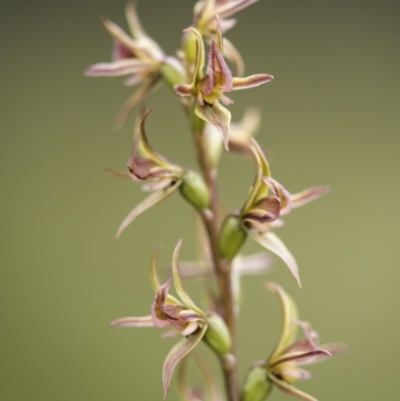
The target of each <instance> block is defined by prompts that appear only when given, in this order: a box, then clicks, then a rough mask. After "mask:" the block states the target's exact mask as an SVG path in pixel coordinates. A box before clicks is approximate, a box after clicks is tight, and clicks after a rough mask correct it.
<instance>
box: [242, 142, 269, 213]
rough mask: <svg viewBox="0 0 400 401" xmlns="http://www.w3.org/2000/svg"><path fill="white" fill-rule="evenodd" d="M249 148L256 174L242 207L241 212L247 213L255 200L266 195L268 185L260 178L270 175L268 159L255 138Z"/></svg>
mask: <svg viewBox="0 0 400 401" xmlns="http://www.w3.org/2000/svg"><path fill="white" fill-rule="evenodd" d="M250 149H251V151H252V153H253V156H254V161H255V163H256V176H255V178H254V183H253V186H252V187H251V190H250V193H249V195H248V197H247V200H246V203H245V204H244V206H243V208H242V211H241V214H243V213H247V211H248V210H249V209H250V208H251V207H252V206H253V205H254V204H255V203H256V202H257V201H259V200H260V199H262V198H264V197H266V196H267V194H268V185H266V184H265V182H264V181H263V180H262V177H263V176H267V177H268V176H270V175H271V172H270V169H269V164H268V161H267V159H266V158H265V155H264V152H263V151H262V149H261V147H260V145H258V143H257V142H256V140H255V139H252V141H251V147H250Z"/></svg>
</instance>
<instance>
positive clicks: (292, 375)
mask: <svg viewBox="0 0 400 401" xmlns="http://www.w3.org/2000/svg"><path fill="white" fill-rule="evenodd" d="M280 373H281V375H282V376H283V377H285V378H288V379H291V380H292V381H296V380H308V379H310V378H311V373H310V372H309V371H308V370H304V369H300V368H298V367H285V368H282V369H280ZM288 381H289V382H290V380H288Z"/></svg>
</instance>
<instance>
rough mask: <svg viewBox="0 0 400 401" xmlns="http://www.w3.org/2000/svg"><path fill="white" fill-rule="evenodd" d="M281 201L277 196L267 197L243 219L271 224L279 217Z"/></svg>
mask: <svg viewBox="0 0 400 401" xmlns="http://www.w3.org/2000/svg"><path fill="white" fill-rule="evenodd" d="M280 211H281V201H280V199H279V198H278V197H277V196H267V197H265V198H262V199H261V200H259V201H258V202H257V203H256V204H255V205H254V206H253V207H252V208H251V209H250V210H249V211H248V212H247V213H246V214H244V215H243V216H242V219H244V220H247V219H250V220H256V221H258V222H259V223H270V222H271V221H274V220H276V219H277V218H278V217H279V213H280Z"/></svg>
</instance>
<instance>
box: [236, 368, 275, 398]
mask: <svg viewBox="0 0 400 401" xmlns="http://www.w3.org/2000/svg"><path fill="white" fill-rule="evenodd" d="M271 389H272V386H271V382H270V381H269V380H268V378H267V371H266V369H265V367H263V366H258V365H254V366H252V367H251V368H250V370H249V371H248V372H247V375H246V379H245V382H244V386H243V391H242V398H241V399H242V400H243V401H264V400H265V399H266V398H267V397H268V395H269V393H270V391H271Z"/></svg>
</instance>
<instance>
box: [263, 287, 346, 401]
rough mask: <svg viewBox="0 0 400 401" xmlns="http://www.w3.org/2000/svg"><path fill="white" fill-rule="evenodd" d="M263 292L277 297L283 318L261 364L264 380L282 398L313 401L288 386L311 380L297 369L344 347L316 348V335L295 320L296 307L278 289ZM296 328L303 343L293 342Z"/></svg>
mask: <svg viewBox="0 0 400 401" xmlns="http://www.w3.org/2000/svg"><path fill="white" fill-rule="evenodd" d="M266 288H268V289H269V290H270V291H272V292H273V293H274V294H275V295H277V296H278V298H279V301H280V304H281V308H282V315H283V322H282V330H281V336H280V339H279V341H278V344H277V345H276V347H275V350H274V351H273V352H272V354H271V356H270V357H269V358H268V360H267V361H266V363H265V367H266V371H267V377H268V380H270V382H271V383H273V384H274V385H276V386H277V387H278V388H279V389H281V390H282V391H283V392H285V393H286V394H289V395H293V396H295V397H297V398H301V399H303V400H306V401H317V400H316V399H315V398H314V397H312V396H310V395H308V394H306V393H304V392H302V391H300V390H298V389H297V388H296V387H294V386H293V385H292V383H293V382H295V381H297V380H299V379H303V380H304V379H309V378H310V377H311V373H310V372H308V371H306V370H304V369H302V368H300V366H302V365H307V364H311V363H314V362H319V361H321V360H325V359H327V358H328V357H330V356H333V355H337V354H341V353H343V352H344V350H345V347H344V346H343V345H342V344H335V343H331V344H325V345H320V344H319V336H318V333H317V332H315V331H314V330H312V328H311V326H310V324H309V323H308V322H303V321H299V320H298V314H297V308H296V305H295V303H294V301H293V300H292V298H291V297H290V296H289V295H288V294H287V293H286V292H285V291H284V290H283V289H282V287H280V286H279V285H278V284H275V283H267V284H266ZM299 327H301V328H302V329H303V331H304V335H305V339H303V340H297V341H296V338H297V334H298V329H299Z"/></svg>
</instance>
